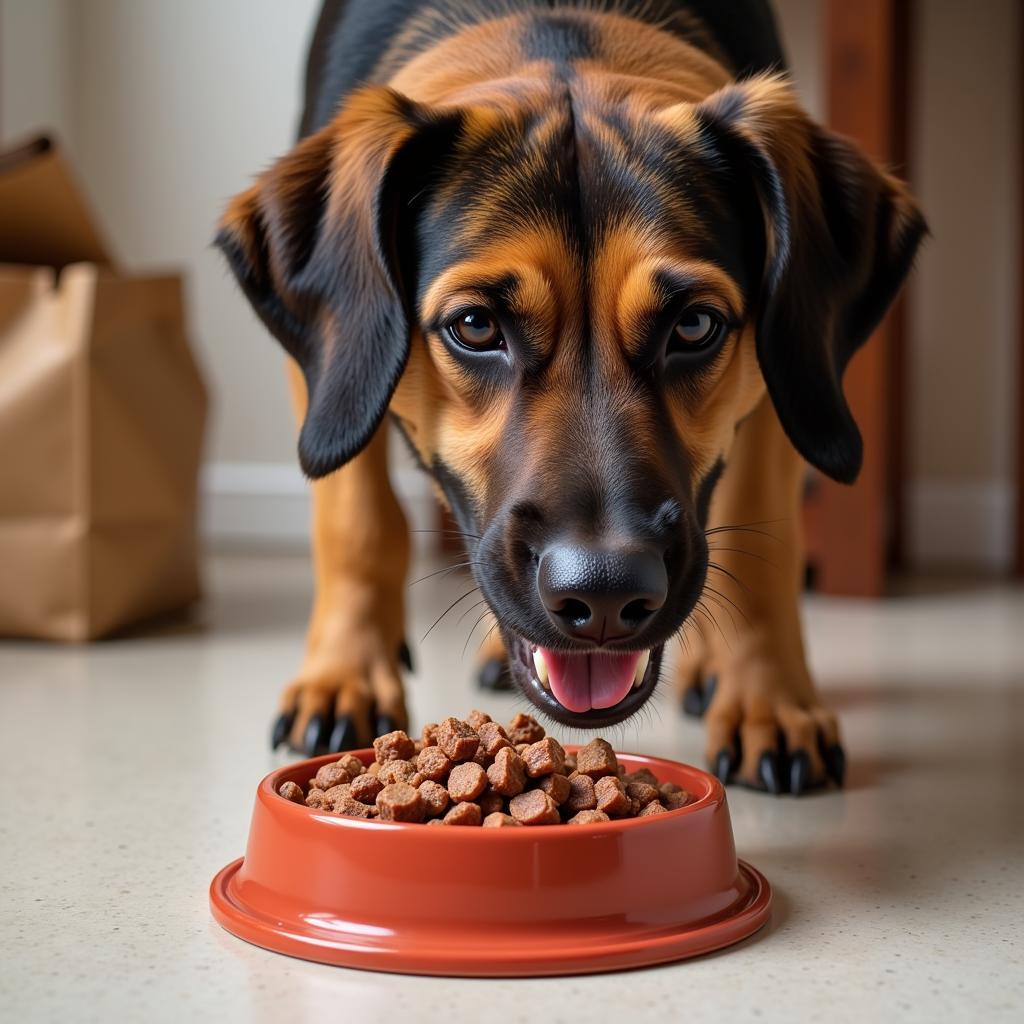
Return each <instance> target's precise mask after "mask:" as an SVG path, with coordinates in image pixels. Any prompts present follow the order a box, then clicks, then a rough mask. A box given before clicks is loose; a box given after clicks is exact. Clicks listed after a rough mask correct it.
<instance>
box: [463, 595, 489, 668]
mask: <svg viewBox="0 0 1024 1024" xmlns="http://www.w3.org/2000/svg"><path fill="white" fill-rule="evenodd" d="M474 607H477V608H479V607H480V606H479V605H475V606H474ZM489 611H490V609H489V608H486V609H484V611H483V612H481V613H480V616H479V618H477V620H476V622H474V623H473V628H472V629H471V630H470V631H469V636H467V637H466V642H465V643H464V644H463V645H462V654H461V655H459V660H460V661H465V660H466V651H468V650H469V641H470V640H472V639H473V634H474V633H475V632H476V627H477V626H479V625H480V623H481V622H483V621H484V619H486V618H487V614H488V612H489Z"/></svg>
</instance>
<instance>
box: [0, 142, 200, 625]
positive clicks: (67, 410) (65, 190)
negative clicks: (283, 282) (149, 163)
mask: <svg viewBox="0 0 1024 1024" xmlns="http://www.w3.org/2000/svg"><path fill="white" fill-rule="evenodd" d="M22 253H24V254H25V256H26V260H24V261H19V254H22ZM0 260H3V261H5V262H4V264H3V265H0V635H6V636H26V637H41V638H48V639H55V640H88V639H93V638H96V637H100V636H104V635H107V634H109V633H111V632H114V631H116V630H118V629H121V628H123V627H125V626H127V625H129V624H131V623H134V622H138V621H140V620H142V619H145V618H148V617H150V616H154V615H157V614H160V613H163V612H167V611H171V610H174V609H178V608H181V607H183V606H185V605H187V604H189V603H190V602H191V601H194V600H195V599H196V598H197V597H198V596H199V580H198V572H197V547H196V524H195V518H196V481H197V475H198V468H199V457H200V447H201V440H202V432H203V424H204V419H205V412H206V395H205V391H204V388H203V385H202V381H201V379H200V376H199V373H198V370H197V368H196V364H195V362H194V361H193V358H192V355H191V353H190V351H189V347H188V342H187V339H186V336H185V330H184V324H183V304H182V285H181V280H180V278H179V277H177V276H175V275H168V276H159V277H132V276H126V275H123V274H119V273H117V272H116V271H115V270H114V269H113V268H112V267H111V265H110V259H109V256H108V255H107V251H106V249H105V247H104V246H103V244H102V241H101V240H100V237H99V235H98V233H97V232H96V230H95V228H94V227H93V225H92V221H91V218H90V217H89V216H88V212H87V210H86V209H85V206H84V203H82V202H81V199H80V196H79V194H78V193H77V191H76V189H75V188H74V183H73V180H72V178H71V177H70V175H69V173H68V171H67V168H66V166H65V165H64V163H63V161H62V160H61V158H60V156H59V155H58V154H57V153H56V151H55V150H54V148H53V147H52V146H50V145H48V144H46V143H45V142H40V141H36V142H34V143H33V144H31V145H29V146H27V147H23V148H22V149H21V150H19V151H18V152H17V153H14V154H9V155H8V156H6V157H0ZM81 260H87V261H88V262H79V261H81ZM13 261H19V262H18V263H15V262H13ZM29 261H30V262H29ZM31 264H36V265H31ZM39 264H48V265H39Z"/></svg>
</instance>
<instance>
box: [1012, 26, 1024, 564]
mask: <svg viewBox="0 0 1024 1024" xmlns="http://www.w3.org/2000/svg"><path fill="white" fill-rule="evenodd" d="M1017 76H1018V79H1017V80H1018V86H1017V95H1018V96H1020V95H1024V11H1021V10H1020V8H1019V7H1018V9H1017ZM1017 117H1018V122H1017V131H1018V133H1019V134H1018V138H1017V145H1018V153H1019V154H1020V157H1019V159H1020V166H1019V167H1018V171H1017V173H1018V176H1019V177H1018V202H1019V204H1020V209H1019V210H1018V219H1017V230H1018V232H1019V234H1018V237H1017V252H1018V261H1019V262H1018V266H1017V279H1018V280H1019V281H1020V287H1019V288H1018V290H1017V481H1016V491H1017V517H1016V523H1017V544H1016V555H1015V558H1014V572H1015V574H1016V575H1017V576H1018V577H1020V578H1021V579H1024V104H1019V103H1018V105H1017Z"/></svg>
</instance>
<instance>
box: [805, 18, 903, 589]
mask: <svg viewBox="0 0 1024 1024" xmlns="http://www.w3.org/2000/svg"><path fill="white" fill-rule="evenodd" d="M911 13H912V12H911V5H910V0H858V2H857V3H850V0H826V2H825V7H824V21H823V39H822V53H823V60H824V79H825V83H826V111H827V115H826V119H827V122H828V125H829V127H830V128H832V129H833V130H834V131H837V132H839V133H840V134H842V135H845V136H848V137H849V138H852V139H853V140H854V141H856V142H857V143H858V144H859V145H860V146H861V147H862V148H863V149H864V150H865V151H866V152H867V153H868V155H869V156H871V157H873V158H874V159H876V160H878V161H879V162H880V163H882V164H883V165H884V166H886V167H889V168H892V169H893V170H895V171H896V172H897V173H899V174H901V175H903V176H906V158H907V150H908V145H907V136H908V121H909V116H908V111H909V92H910V90H909V78H910V71H909V68H910V58H911V49H912V48H911V41H910V19H911ZM905 325H906V305H905V302H904V301H903V300H902V299H901V300H900V301H898V302H897V303H896V305H895V306H894V307H893V309H892V310H891V311H890V312H889V315H888V316H887V317H886V318H885V320H884V321H883V322H882V323H881V325H880V326H879V327H878V329H877V330H876V331H875V333H874V335H873V336H872V338H871V339H870V341H869V342H868V344H867V345H865V346H864V348H863V349H861V351H860V352H858V353H857V355H856V356H854V358H853V360H852V361H851V363H850V366H849V369H848V370H847V373H846V376H845V379H844V390H845V392H846V396H847V400H848V401H849V403H850V407H851V409H852V410H853V414H854V417H855V419H856V420H857V424H858V426H859V427H860V431H861V434H862V436H863V438H864V467H863V469H862V470H861V475H860V477H859V478H858V480H857V483H856V484H855V485H854V486H853V487H845V486H843V485H840V484H836V483H834V482H833V481H831V480H827V479H825V478H823V477H818V478H816V479H814V481H813V484H812V487H811V489H810V490H809V493H808V501H807V508H806V510H805V523H806V526H807V531H808V556H809V559H810V562H811V565H812V567H813V570H814V581H815V586H816V587H817V589H819V590H821V591H823V592H825V593H830V594H848V595H857V596H864V597H878V596H880V595H881V594H883V593H884V592H885V587H886V582H887V578H888V573H889V569H890V567H891V565H892V564H893V563H894V562H898V561H899V560H900V559H901V558H902V552H903V547H904V544H903V522H904V515H903V486H904V480H905V478H906V462H905V449H906V441H905V437H906V419H905V405H906V401H905V400H906V394H907V389H906V374H905V338H906V330H905Z"/></svg>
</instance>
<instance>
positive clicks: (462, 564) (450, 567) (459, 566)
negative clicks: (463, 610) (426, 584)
mask: <svg viewBox="0 0 1024 1024" xmlns="http://www.w3.org/2000/svg"><path fill="white" fill-rule="evenodd" d="M469 565H480V563H479V562H458V563H456V564H455V565H446V566H444V567H443V568H441V569H435V570H434V571H433V572H428V573H427V575H426V576H421V577H420V578H419V579H418V580H413V581H412V583H410V584H409V586H410V587H415V586H416V584H417V583H422V582H423V581H424V580H429V579H433V578H434V577H435V576H440V575H441V574H442V573H447V572H455V571H456V570H457V569H465V568H466V566H469Z"/></svg>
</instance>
